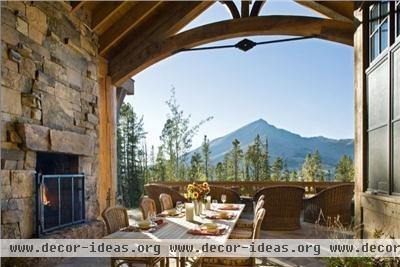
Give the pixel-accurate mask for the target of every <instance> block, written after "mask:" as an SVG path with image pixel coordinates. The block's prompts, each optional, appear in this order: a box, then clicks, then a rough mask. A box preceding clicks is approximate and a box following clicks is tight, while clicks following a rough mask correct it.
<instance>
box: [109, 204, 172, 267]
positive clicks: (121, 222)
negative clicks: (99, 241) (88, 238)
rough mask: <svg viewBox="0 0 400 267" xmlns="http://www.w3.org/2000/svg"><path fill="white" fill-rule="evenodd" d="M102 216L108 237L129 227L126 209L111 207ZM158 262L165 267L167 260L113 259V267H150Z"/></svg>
mask: <svg viewBox="0 0 400 267" xmlns="http://www.w3.org/2000/svg"><path fill="white" fill-rule="evenodd" d="M101 215H102V217H103V219H104V222H105V223H106V228H107V234H108V235H110V234H113V233H115V232H118V231H119V230H120V229H122V228H124V227H127V226H129V219H128V212H127V211H126V209H125V208H124V207H109V208H107V209H105V210H104V211H103V213H102V214H101ZM158 262H160V263H161V266H165V259H164V258H159V257H135V258H129V257H121V258H114V257H112V258H111V266H112V267H119V266H122V265H125V264H127V265H128V266H131V265H132V264H137V263H139V264H145V265H146V266H148V267H150V266H155V265H156V264H157V263H158ZM133 266H134V265H133Z"/></svg>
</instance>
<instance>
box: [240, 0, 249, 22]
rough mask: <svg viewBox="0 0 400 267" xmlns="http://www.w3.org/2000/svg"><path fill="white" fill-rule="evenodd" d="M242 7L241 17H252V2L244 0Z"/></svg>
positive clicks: (241, 3)
mask: <svg viewBox="0 0 400 267" xmlns="http://www.w3.org/2000/svg"><path fill="white" fill-rule="evenodd" d="M240 5H241V17H242V18H245V17H248V16H249V15H250V0H242V1H241V2H240Z"/></svg>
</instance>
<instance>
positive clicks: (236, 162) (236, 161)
mask: <svg viewBox="0 0 400 267" xmlns="http://www.w3.org/2000/svg"><path fill="white" fill-rule="evenodd" d="M232 145H233V148H232V150H231V155H230V158H231V160H232V166H233V179H234V180H235V181H238V180H239V173H240V166H241V161H242V159H243V150H242V149H241V148H240V142H239V140H237V139H235V140H233V142H232Z"/></svg>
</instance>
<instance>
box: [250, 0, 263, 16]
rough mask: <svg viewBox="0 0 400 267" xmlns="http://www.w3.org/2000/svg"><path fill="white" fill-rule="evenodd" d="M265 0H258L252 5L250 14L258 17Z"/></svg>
mask: <svg viewBox="0 0 400 267" xmlns="http://www.w3.org/2000/svg"><path fill="white" fill-rule="evenodd" d="M264 4H265V0H256V1H255V2H254V4H253V6H252V7H251V12H250V16H252V17H256V16H258V15H260V11H261V8H262V7H263V6H264Z"/></svg>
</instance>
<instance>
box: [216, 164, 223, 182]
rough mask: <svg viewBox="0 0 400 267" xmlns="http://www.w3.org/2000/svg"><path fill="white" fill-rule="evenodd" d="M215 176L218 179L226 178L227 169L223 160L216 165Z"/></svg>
mask: <svg viewBox="0 0 400 267" xmlns="http://www.w3.org/2000/svg"><path fill="white" fill-rule="evenodd" d="M215 178H216V179H217V181H223V180H224V178H225V169H224V164H222V162H218V163H217V166H216V167H215Z"/></svg>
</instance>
